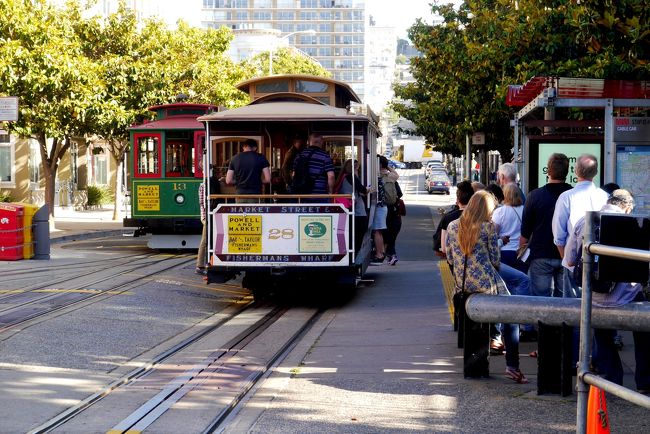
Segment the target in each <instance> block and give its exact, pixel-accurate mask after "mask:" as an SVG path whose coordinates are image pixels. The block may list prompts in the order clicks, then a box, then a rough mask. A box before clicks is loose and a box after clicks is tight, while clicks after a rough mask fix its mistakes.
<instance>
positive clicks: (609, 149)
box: [506, 77, 650, 212]
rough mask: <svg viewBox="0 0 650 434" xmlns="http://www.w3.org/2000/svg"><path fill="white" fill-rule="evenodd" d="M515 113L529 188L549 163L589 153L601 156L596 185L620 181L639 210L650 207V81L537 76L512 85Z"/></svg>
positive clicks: (519, 156) (541, 179) (520, 162)
mask: <svg viewBox="0 0 650 434" xmlns="http://www.w3.org/2000/svg"><path fill="white" fill-rule="evenodd" d="M506 104H507V105H509V106H511V107H520V109H519V111H518V112H517V113H516V114H515V118H514V121H513V122H512V125H513V127H514V155H515V162H516V164H517V166H518V171H519V174H520V176H521V184H522V188H523V190H524V191H530V190H532V189H534V188H537V187H541V186H543V185H544V184H546V182H547V180H548V178H547V175H546V171H547V168H546V162H547V160H548V157H549V156H550V155H551V154H552V153H554V152H561V153H563V154H565V155H567V156H568V157H569V159H570V161H571V168H570V171H569V177H568V179H567V182H568V183H569V184H571V185H575V183H576V182H577V177H576V176H575V174H574V173H573V162H575V159H576V158H577V157H578V156H579V155H580V154H584V153H589V154H593V155H595V156H597V157H598V160H599V163H600V164H599V173H598V177H597V178H596V179H595V180H594V182H595V183H596V184H597V185H603V184H605V183H609V182H616V183H617V184H619V185H620V186H621V188H625V189H628V190H630V191H631V192H632V194H633V195H634V197H635V200H636V202H637V210H638V211H641V212H650V170H648V168H650V81H626V80H604V79H583V78H567V77H534V78H532V79H531V80H530V81H528V82H527V83H526V84H525V85H518V86H510V87H509V89H508V95H507V98H506Z"/></svg>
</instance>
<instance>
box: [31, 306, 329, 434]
mask: <svg viewBox="0 0 650 434" xmlns="http://www.w3.org/2000/svg"><path fill="white" fill-rule="evenodd" d="M254 308H259V309H262V310H264V309H266V310H267V311H266V313H265V314H264V315H261V314H259V315H260V318H259V319H258V320H256V321H255V322H254V323H253V324H251V325H250V326H248V327H246V328H245V329H244V330H243V331H241V332H239V333H238V334H237V335H236V336H234V337H233V338H231V339H229V340H228V341H227V343H225V344H224V345H222V346H221V347H220V348H219V349H217V350H214V351H213V352H212V353H211V354H209V355H208V356H207V357H205V358H203V360H201V362H199V363H195V364H194V365H193V366H191V367H190V368H189V369H187V370H185V371H184V372H183V373H182V374H181V375H178V376H176V377H175V378H174V379H173V380H172V381H169V382H168V383H167V385H166V386H165V387H161V390H160V392H158V393H157V394H155V396H153V397H151V398H150V399H148V400H146V402H145V403H144V404H142V405H140V407H138V408H137V409H136V410H135V411H133V412H132V413H130V414H129V415H128V416H127V417H125V418H124V419H122V420H121V421H120V422H118V423H117V424H115V425H114V426H113V428H111V429H106V427H102V428H99V427H97V429H99V430H103V431H108V432H110V433H121V432H141V431H142V430H144V429H146V428H147V427H149V426H151V425H152V424H153V423H155V422H156V421H157V420H158V419H159V418H160V417H162V416H163V415H164V414H165V413H166V412H167V411H168V410H170V409H171V407H172V406H173V405H174V404H175V403H177V402H178V401H180V400H181V399H183V398H184V397H185V396H186V395H187V394H188V393H190V392H192V391H193V390H194V389H196V388H199V387H205V385H204V383H205V382H206V380H207V379H208V378H209V379H210V380H212V381H215V376H219V375H221V376H223V377H228V381H230V382H232V381H233V379H232V376H233V374H232V370H230V371H228V370H226V369H224V366H225V365H226V364H227V363H228V362H229V361H231V359H232V358H233V357H235V356H236V355H237V354H238V353H239V352H241V351H242V350H243V349H245V348H246V346H247V345H249V344H251V342H253V341H254V340H255V339H256V338H259V337H260V335H262V333H264V331H266V330H268V329H269V328H270V327H271V326H273V325H274V324H275V323H276V322H277V321H278V320H279V319H280V318H281V317H282V316H283V315H285V314H286V313H287V311H288V309H287V308H280V307H276V308H273V309H271V308H268V307H265V306H259V305H258V304H257V302H252V301H251V302H249V303H248V304H246V305H244V306H241V307H239V308H237V310H236V311H234V312H233V313H232V314H230V315H229V316H228V317H227V318H223V319H221V320H220V321H218V322H217V323H215V324H213V325H211V326H208V327H206V328H205V329H203V330H201V331H199V332H198V333H196V334H194V335H192V336H190V337H189V338H187V339H185V340H183V341H182V342H180V343H179V344H177V345H175V346H174V347H172V348H170V349H169V350H167V351H165V352H163V353H161V354H160V355H158V356H156V357H155V358H154V359H153V360H151V361H149V362H147V363H145V364H143V365H142V366H140V367H139V368H137V369H135V370H133V371H131V372H129V373H128V374H126V375H124V376H123V377H122V378H120V379H118V380H116V381H114V382H113V383H111V384H110V385H108V386H107V387H105V388H104V389H102V390H100V391H99V392H97V393H95V394H93V395H91V396H89V397H88V398H86V399H84V400H83V401H81V402H80V403H79V404H77V405H75V406H74V407H71V408H69V409H68V410H66V411H65V412H63V413H61V414H59V415H58V416H56V417H55V418H53V419H51V420H49V421H47V422H45V423H44V424H42V425H41V426H39V427H37V428H35V429H34V430H32V431H30V434H41V433H48V432H51V431H53V430H55V429H57V428H61V429H63V430H64V431H65V429H66V425H65V424H67V423H68V422H71V421H73V420H74V419H75V418H76V417H79V416H83V414H84V412H85V411H86V410H88V409H90V408H91V407H92V406H94V405H100V407H99V408H97V407H95V410H96V411H100V412H103V411H105V410H103V409H102V408H101V403H100V401H102V400H103V399H105V398H106V397H107V396H109V395H110V394H112V393H114V392H116V391H118V390H121V389H123V388H125V387H127V386H129V385H132V384H137V380H139V379H143V378H147V377H148V376H150V375H153V373H154V372H155V371H156V370H157V369H159V367H160V365H161V364H162V362H164V361H166V360H168V359H170V358H171V357H172V356H174V355H178V354H179V353H181V352H182V351H184V350H186V349H189V347H190V346H191V345H192V344H194V343H197V342H199V341H200V340H202V339H203V338H205V337H207V336H209V335H210V334H211V333H213V332H215V331H217V330H219V329H220V327H225V326H227V325H228V324H229V323H230V322H231V321H232V322H236V321H237V320H238V318H239V316H240V315H242V314H243V313H245V312H247V311H249V310H251V309H254ZM322 313H323V310H317V309H313V312H310V314H309V315H308V318H307V319H306V320H303V321H301V323H300V324H299V327H298V326H295V327H296V329H295V331H294V329H292V333H291V335H290V337H289V338H288V339H287V340H286V341H284V342H283V343H282V344H281V345H280V348H278V349H276V350H275V351H273V354H271V355H270V357H268V358H267V359H266V360H265V361H264V363H262V364H261V365H260V366H259V367H256V369H254V370H252V371H250V370H249V371H245V372H246V373H247V374H248V375H244V376H242V377H241V379H240V380H241V381H240V383H239V388H238V391H237V393H236V394H235V395H234V397H233V398H232V399H230V398H229V401H228V403H227V404H226V405H222V406H221V407H220V409H219V411H218V412H217V413H216V414H215V415H214V416H213V417H211V418H210V419H211V420H210V422H209V423H208V424H206V426H205V428H204V429H203V430H202V432H204V433H211V432H215V430H217V429H219V427H220V425H221V424H222V423H223V422H224V420H226V419H227V417H228V416H229V415H230V414H231V412H232V411H233V410H234V409H236V408H237V406H238V405H239V404H240V402H241V401H242V399H244V398H245V397H246V395H247V394H248V393H249V392H250V391H251V389H252V388H253V387H254V386H255V385H256V384H257V383H258V382H259V381H260V380H261V379H262V378H263V376H264V374H265V373H266V372H267V371H268V370H269V369H270V368H271V367H272V366H274V365H275V364H276V363H277V362H278V361H279V360H280V359H281V358H283V357H285V356H286V355H287V354H288V352H289V350H290V349H291V348H293V346H294V345H295V344H296V343H297V342H298V340H299V339H300V338H301V337H302V336H304V334H305V333H306V332H307V331H308V330H309V329H310V328H311V327H312V326H313V324H314V323H315V322H316V320H317V319H318V318H319V317H320V315H322ZM186 357H190V356H186ZM161 369H163V368H162V367H161ZM223 371H225V372H223ZM223 381H225V380H223ZM210 390H214V391H215V392H217V393H219V392H220V390H219V388H214V387H213V389H210ZM212 398H215V397H214V396H212ZM211 401H216V400H215V399H211ZM88 417H89V418H90V419H91V420H93V419H92V415H88Z"/></svg>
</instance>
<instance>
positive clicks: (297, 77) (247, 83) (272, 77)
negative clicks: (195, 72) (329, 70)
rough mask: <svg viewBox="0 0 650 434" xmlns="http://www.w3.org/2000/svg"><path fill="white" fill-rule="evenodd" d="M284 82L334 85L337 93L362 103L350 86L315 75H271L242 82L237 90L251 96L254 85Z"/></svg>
mask: <svg viewBox="0 0 650 434" xmlns="http://www.w3.org/2000/svg"><path fill="white" fill-rule="evenodd" d="M283 80H307V81H317V82H321V83H327V84H333V85H334V87H335V88H336V89H337V91H339V92H341V91H343V92H344V93H345V94H346V96H347V99H349V100H350V101H353V102H357V103H360V102H361V98H359V95H357V93H356V92H355V91H354V90H352V88H351V87H350V85H349V84H347V83H345V82H342V81H338V80H334V79H332V78H327V77H321V76H315V75H307V74H283V75H269V76H264V77H256V78H252V79H250V80H246V81H242V82H241V83H239V84H238V85H237V89H239V90H241V91H242V92H246V93H247V94H249V95H250V94H251V92H250V87H251V86H253V85H257V84H260V83H264V82H273V81H283Z"/></svg>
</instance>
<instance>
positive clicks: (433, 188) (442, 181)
mask: <svg viewBox="0 0 650 434" xmlns="http://www.w3.org/2000/svg"><path fill="white" fill-rule="evenodd" d="M450 186H451V182H450V181H449V177H448V176H447V174H446V173H438V172H434V173H432V174H431V175H430V176H429V177H428V178H427V180H426V181H425V182H424V187H425V188H426V190H427V192H428V193H429V194H431V193H433V192H437V193H444V194H449V187H450Z"/></svg>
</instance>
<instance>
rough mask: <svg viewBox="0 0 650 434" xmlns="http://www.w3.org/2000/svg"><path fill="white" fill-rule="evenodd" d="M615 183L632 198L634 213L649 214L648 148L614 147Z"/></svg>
mask: <svg viewBox="0 0 650 434" xmlns="http://www.w3.org/2000/svg"><path fill="white" fill-rule="evenodd" d="M616 183H617V184H618V185H619V186H620V187H621V188H625V189H626V190H629V191H630V193H632V196H634V202H635V207H634V212H635V213H648V214H650V146H626V145H617V146H616Z"/></svg>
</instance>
